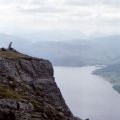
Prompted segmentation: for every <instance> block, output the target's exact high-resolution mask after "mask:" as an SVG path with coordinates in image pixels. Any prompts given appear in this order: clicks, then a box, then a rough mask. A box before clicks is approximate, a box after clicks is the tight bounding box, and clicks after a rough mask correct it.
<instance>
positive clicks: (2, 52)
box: [0, 50, 28, 58]
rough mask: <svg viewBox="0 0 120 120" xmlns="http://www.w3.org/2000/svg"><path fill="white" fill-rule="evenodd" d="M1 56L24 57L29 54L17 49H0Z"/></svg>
mask: <svg viewBox="0 0 120 120" xmlns="http://www.w3.org/2000/svg"><path fill="white" fill-rule="evenodd" d="M0 57H5V58H23V57H28V56H27V55H24V54H22V53H19V52H15V51H9V50H7V51H0Z"/></svg>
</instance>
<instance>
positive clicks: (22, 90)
mask: <svg viewBox="0 0 120 120" xmlns="http://www.w3.org/2000/svg"><path fill="white" fill-rule="evenodd" d="M0 120H80V119H79V118H75V117H74V116H73V114H72V113H71V111H70V110H69V108H68V106H67V105H66V103H65V101H64V99H63V97H62V95H61V92H60V90H59V88H58V87H57V85H56V83H55V79H54V71H53V67H52V64H51V63H50V62H49V61H48V60H43V59H38V58H33V57H30V56H27V55H24V54H21V53H19V52H16V51H14V50H0Z"/></svg>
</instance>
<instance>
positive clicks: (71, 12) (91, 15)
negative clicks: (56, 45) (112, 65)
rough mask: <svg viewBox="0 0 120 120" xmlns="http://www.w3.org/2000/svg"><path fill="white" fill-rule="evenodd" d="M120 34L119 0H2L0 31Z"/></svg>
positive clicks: (0, 0) (0, 5)
mask: <svg viewBox="0 0 120 120" xmlns="http://www.w3.org/2000/svg"><path fill="white" fill-rule="evenodd" d="M41 30H47V31H48V30H50V31H52V30H53V31H54V30H63V31H66V32H67V31H78V32H80V33H81V34H84V35H96V34H99V35H101V34H105V35H116V34H119V33H120V0H0V32H6V33H9V32H10V33H12V32H13V33H15V32H22V31H41Z"/></svg>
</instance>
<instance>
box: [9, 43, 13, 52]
mask: <svg viewBox="0 0 120 120" xmlns="http://www.w3.org/2000/svg"><path fill="white" fill-rule="evenodd" d="M12 43H13V42H10V44H9V46H8V49H9V50H13V48H12Z"/></svg>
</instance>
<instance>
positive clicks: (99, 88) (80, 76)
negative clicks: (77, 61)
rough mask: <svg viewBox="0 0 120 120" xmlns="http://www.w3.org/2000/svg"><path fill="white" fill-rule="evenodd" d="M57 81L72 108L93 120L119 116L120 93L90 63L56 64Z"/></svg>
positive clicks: (80, 114) (111, 118) (83, 116)
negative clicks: (72, 65)
mask: <svg viewBox="0 0 120 120" xmlns="http://www.w3.org/2000/svg"><path fill="white" fill-rule="evenodd" d="M54 69H55V77H56V82H57V84H58V86H59V88H60V89H61V92H62V94H63V97H64V98H65V100H66V103H67V104H68V106H69V107H70V109H71V111H72V112H73V113H74V114H75V115H76V116H79V117H81V118H90V120H120V112H119V111H120V94H118V93H117V92H116V91H114V90H113V89H112V86H111V84H110V83H109V82H107V81H106V80H104V79H103V78H102V77H99V76H96V75H93V74H92V72H93V71H94V70H95V69H97V67H94V66H91V67H90V66H88V67H81V68H79V67H78V68H77V67H73V68H71V67H55V68H54Z"/></svg>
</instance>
